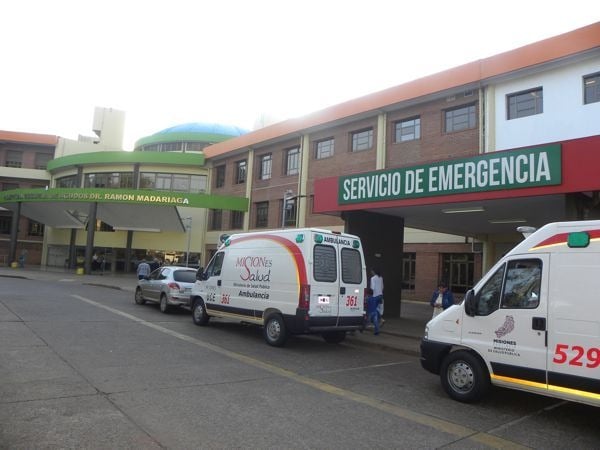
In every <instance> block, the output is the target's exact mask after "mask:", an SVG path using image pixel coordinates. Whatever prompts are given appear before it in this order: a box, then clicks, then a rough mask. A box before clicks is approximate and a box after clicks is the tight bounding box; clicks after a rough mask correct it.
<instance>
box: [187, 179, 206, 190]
mask: <svg viewBox="0 0 600 450" xmlns="http://www.w3.org/2000/svg"><path fill="white" fill-rule="evenodd" d="M187 176H189V177H190V188H189V190H188V191H186V192H192V193H196V194H204V193H205V192H206V187H207V186H208V181H207V179H208V177H207V176H206V175H187Z"/></svg>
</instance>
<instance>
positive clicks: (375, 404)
mask: <svg viewBox="0 0 600 450" xmlns="http://www.w3.org/2000/svg"><path fill="white" fill-rule="evenodd" d="M71 296H72V297H74V298H77V299H79V300H81V301H83V302H85V303H88V304H90V305H92V306H96V307H98V308H102V309H104V310H106V311H109V312H112V313H113V314H116V315H119V316H121V317H124V318H126V319H129V320H132V321H134V322H137V323H138V324H140V325H144V326H146V327H149V328H152V329H154V330H156V331H160V332H161V333H164V334H168V335H169V336H172V337H175V338H177V339H181V340H182V341H185V342H188V343H190V344H194V345H196V346H198V347H202V348H204V349H207V350H211V351H213V352H215V353H218V354H220V355H224V356H228V357H230V358H232V359H234V360H236V361H239V362H242V363H244V364H248V365H250V366H253V367H257V368H259V369H262V370H265V371H267V372H270V373H272V374H275V375H279V376H281V377H284V378H287V379H289V380H293V381H296V382H298V383H301V384H304V385H306V386H310V387H312V388H314V389H317V390H319V391H322V392H326V393H328V394H331V395H335V396H337V397H341V398H344V399H346V400H352V401H354V402H356V403H360V404H362V405H366V406H369V407H371V408H374V409H377V410H379V411H383V412H385V413H388V414H391V415H393V416H396V417H399V418H401V419H405V420H408V421H410V422H413V423H418V424H419V425H424V426H427V427H430V428H434V429H435V430H437V431H441V432H443V433H447V434H450V435H453V436H456V437H458V438H460V439H468V440H471V441H475V442H476V443H479V444H483V445H487V446H489V447H492V448H499V449H507V448H510V449H526V448H529V447H525V446H521V445H519V444H517V443H516V442H513V441H509V440H507V439H503V438H501V437H499V436H493V435H491V434H488V433H483V432H480V431H477V430H474V429H472V428H468V427H464V426H462V425H459V424H456V423H452V422H449V421H447V420H443V419H439V418H437V417H434V416H429V415H427V414H422V413H418V412H416V411H411V410H409V409H406V408H402V407H399V406H397V405H393V404H391V403H387V402H385V401H383V400H377V399H374V398H371V397H368V396H366V395H363V394H359V393H356V392H352V391H349V390H346V389H343V388H339V387H337V386H334V385H332V384H328V383H324V382H322V381H319V380H315V379H313V378H310V377H308V376H305V375H300V374H298V373H296V372H292V371H291V370H288V369H284V368H282V367H278V366H275V365H272V364H269V363H266V362H264V361H261V360H259V359H255V358H251V357H249V356H246V355H243V354H241V353H236V352H233V351H231V350H227V349H225V348H222V347H218V346H216V345H213V344H209V343H208V342H204V341H201V340H199V339H196V338H193V337H191V336H187V335H185V334H182V333H178V332H177V331H173V330H169V329H168V328H165V327H162V326H160V325H157V324H155V323H152V322H148V321H146V320H144V319H141V318H139V317H136V316H134V315H132V314H128V313H126V312H123V311H120V310H118V309H115V308H111V307H110V306H106V305H103V304H102V303H98V302H96V301H94V300H90V299H89V298H85V297H82V296H80V295H75V294H72V295H71Z"/></svg>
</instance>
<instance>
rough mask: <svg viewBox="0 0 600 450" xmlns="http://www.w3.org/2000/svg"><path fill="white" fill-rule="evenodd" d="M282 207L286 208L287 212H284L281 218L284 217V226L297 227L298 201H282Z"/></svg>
mask: <svg viewBox="0 0 600 450" xmlns="http://www.w3.org/2000/svg"><path fill="white" fill-rule="evenodd" d="M281 207H282V208H284V207H285V211H282V214H281V216H282V217H283V225H284V226H286V227H295V226H296V201H295V200H294V199H291V200H290V199H288V200H287V201H285V200H284V199H282V200H281Z"/></svg>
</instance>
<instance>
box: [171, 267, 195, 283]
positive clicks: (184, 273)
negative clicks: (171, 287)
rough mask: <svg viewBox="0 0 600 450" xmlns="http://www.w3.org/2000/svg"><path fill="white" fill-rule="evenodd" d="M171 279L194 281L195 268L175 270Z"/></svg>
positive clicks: (183, 281) (184, 281)
mask: <svg viewBox="0 0 600 450" xmlns="http://www.w3.org/2000/svg"><path fill="white" fill-rule="evenodd" d="M173 279H174V280H175V281H181V282H182V283H194V282H195V281H196V271H195V270H176V271H175V273H173Z"/></svg>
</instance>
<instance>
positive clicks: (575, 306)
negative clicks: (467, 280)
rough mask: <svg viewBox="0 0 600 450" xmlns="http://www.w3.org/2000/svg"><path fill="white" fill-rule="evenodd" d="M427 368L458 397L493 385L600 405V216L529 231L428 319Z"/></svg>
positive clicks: (424, 346) (477, 393)
mask: <svg viewBox="0 0 600 450" xmlns="http://www.w3.org/2000/svg"><path fill="white" fill-rule="evenodd" d="M421 365H422V366H423V367H424V368H425V369H427V370H428V371H430V372H432V373H434V374H439V375H440V377H441V382H442V386H443V387H444V389H445V390H446V392H447V393H448V395H450V397H452V398H454V399H456V400H459V401H464V402H470V401H475V400H478V399H479V398H481V397H482V396H483V394H484V393H485V392H486V390H487V388H488V387H489V385H490V383H491V384H494V385H497V386H502V387H508V388H512V389H520V390H523V391H528V392H534V393H537V394H543V395H547V396H551V397H557V398H561V399H566V400H572V401H577V402H581V403H587V404H590V405H594V406H600V220H595V221H579V222H562V223H551V224H548V225H545V226H544V227H542V228H540V229H539V230H537V231H535V232H534V233H533V234H531V235H529V236H528V237H527V238H526V239H525V240H524V241H523V242H521V243H520V244H518V245H517V246H516V247H515V248H514V249H513V250H511V251H510V252H509V253H508V254H506V255H505V256H504V257H503V258H502V259H501V260H500V261H499V262H498V263H497V264H496V265H495V266H494V267H493V268H492V269H491V270H490V271H489V272H488V273H487V274H486V275H485V276H484V277H483V278H482V279H481V281H480V282H479V283H477V284H476V285H475V287H474V288H473V289H472V290H470V291H469V292H467V294H466V296H465V300H464V301H463V303H462V304H461V305H454V306H451V307H450V308H448V309H447V310H446V311H444V312H443V313H442V314H440V315H438V316H437V317H436V318H434V319H432V320H431V321H430V322H429V323H428V324H427V326H426V329H425V335H424V338H423V341H422V343H421Z"/></svg>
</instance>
